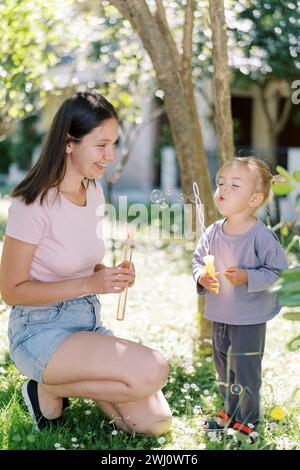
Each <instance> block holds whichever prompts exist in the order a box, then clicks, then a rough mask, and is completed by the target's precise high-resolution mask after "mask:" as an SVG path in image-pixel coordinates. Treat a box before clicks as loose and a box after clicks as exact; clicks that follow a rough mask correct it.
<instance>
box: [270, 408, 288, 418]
mask: <svg viewBox="0 0 300 470" xmlns="http://www.w3.org/2000/svg"><path fill="white" fill-rule="evenodd" d="M285 415H286V412H285V411H284V410H283V409H282V408H280V407H279V406H277V407H276V408H273V410H272V411H271V417H272V418H273V419H277V420H280V419H283V418H284V417H285Z"/></svg>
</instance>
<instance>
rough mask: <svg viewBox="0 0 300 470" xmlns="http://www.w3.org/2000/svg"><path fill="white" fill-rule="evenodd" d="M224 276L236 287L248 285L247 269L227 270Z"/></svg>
mask: <svg viewBox="0 0 300 470" xmlns="http://www.w3.org/2000/svg"><path fill="white" fill-rule="evenodd" d="M224 276H225V277H226V279H228V281H229V282H231V284H233V285H234V286H239V285H240V284H247V282H248V274H247V271H246V270H245V269H241V268H227V269H225V271H224Z"/></svg>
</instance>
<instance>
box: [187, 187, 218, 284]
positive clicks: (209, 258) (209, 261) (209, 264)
mask: <svg viewBox="0 0 300 470" xmlns="http://www.w3.org/2000/svg"><path fill="white" fill-rule="evenodd" d="M193 193H194V196H195V203H196V212H197V216H198V222H199V229H200V236H202V235H203V234H204V232H205V230H206V226H205V223H204V204H202V202H201V199H200V194H199V187H198V185H197V183H195V182H194V183H193ZM203 242H204V249H205V252H206V256H203V261H204V264H205V273H208V274H209V275H210V276H212V277H215V276H216V270H215V258H214V256H213V255H210V254H209V242H208V239H207V238H206V237H204V240H203ZM217 293H219V290H218V291H217Z"/></svg>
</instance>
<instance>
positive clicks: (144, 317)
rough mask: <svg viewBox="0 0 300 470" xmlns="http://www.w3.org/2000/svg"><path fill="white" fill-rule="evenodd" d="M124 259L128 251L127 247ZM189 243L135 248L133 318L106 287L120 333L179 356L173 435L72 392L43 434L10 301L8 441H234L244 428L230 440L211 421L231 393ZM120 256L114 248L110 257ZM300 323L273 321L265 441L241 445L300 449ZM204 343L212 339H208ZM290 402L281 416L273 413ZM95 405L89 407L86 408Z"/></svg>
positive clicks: (4, 399) (151, 444)
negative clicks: (18, 362) (15, 353)
mask: <svg viewBox="0 0 300 470" xmlns="http://www.w3.org/2000/svg"><path fill="white" fill-rule="evenodd" d="M117 255H118V259H119V261H121V259H122V251H120V250H117ZM191 256H192V252H187V251H186V247H185V246H184V244H180V243H175V242H174V243H171V244H166V243H165V244H162V243H161V242H159V241H157V242H155V243H143V242H142V241H140V242H139V244H138V246H137V247H136V249H135V252H134V262H135V265H136V270H137V281H136V284H135V286H134V287H133V288H132V289H131V290H130V291H129V296H128V302H127V309H126V316H125V320H124V321H123V322H118V321H116V319H115V316H116V307H117V296H113V295H103V296H101V298H100V300H101V303H102V319H103V321H104V324H105V325H107V326H108V327H110V328H112V329H113V331H114V332H115V334H116V335H117V336H121V337H124V338H127V339H131V340H133V341H137V342H140V343H143V344H145V345H147V346H150V347H153V348H155V349H156V350H158V351H160V352H161V353H162V354H164V356H165V357H166V358H167V360H168V361H169V364H170V369H171V372H170V376H169V380H168V382H167V384H166V386H165V388H164V390H163V391H164V393H165V395H166V397H167V399H168V402H169V403H170V406H171V409H172V412H173V416H174V419H173V426H172V429H171V431H170V432H168V433H167V434H166V435H165V436H164V438H163V439H162V438H160V439H158V438H156V437H146V436H141V435H129V434H125V433H122V432H121V431H118V432H117V433H115V432H114V431H115V428H114V425H113V423H110V422H109V418H107V417H106V416H105V415H104V414H103V413H102V412H101V411H99V409H98V408H97V406H96V405H95V404H94V402H92V401H90V400H79V399H71V407H70V409H67V410H66V411H65V412H64V418H65V419H64V424H63V426H61V427H60V428H59V429H57V430H51V431H43V432H40V433H36V432H35V431H34V430H33V426H32V422H31V418H30V416H29V414H28V412H27V409H26V406H25V404H24V402H23V400H22V397H21V391H20V390H21V385H22V383H23V382H24V380H25V379H26V378H25V377H24V376H22V375H21V374H20V373H19V372H18V371H17V369H16V368H15V367H14V366H13V364H12V363H11V362H10V359H9V355H8V352H7V336H6V331H7V321H8V315H9V309H6V308H5V306H4V305H3V309H2V312H0V320H1V321H0V449H50V450H51V449H52V450H54V449H55V448H56V447H55V445H56V446H58V444H59V445H60V447H62V448H64V449H70V450H74V449H77V450H81V449H85V450H92V449H98V450H99V449H102V450H104V449H109V450H114V449H119V450H127V449H172V450H179V449H180V450H187V449H193V450H194V449H207V450H210V449H214V450H219V449H231V448H234V447H235V446H236V441H237V435H236V434H235V435H234V436H232V438H230V436H227V437H226V436H225V438H222V439H221V440H219V439H218V437H217V436H215V435H214V433H212V434H211V435H205V433H204V432H203V430H202V424H203V422H204V421H205V420H206V419H207V418H211V417H214V416H215V415H216V413H217V411H218V410H219V409H220V406H221V401H220V396H219V394H218V389H217V385H216V377H215V372H214V368H213V364H212V360H211V344H210V342H209V341H206V342H205V344H204V345H203V344H202V345H200V342H199V337H198V325H197V321H196V310H197V298H196V295H195V286H194V282H193V280H192V277H191V274H190V266H189V262H190V258H191ZM105 261H106V263H107V264H108V265H109V264H110V254H109V253H108V254H107V256H106V260H105ZM299 325H300V324H299V322H298V323H297V322H291V321H287V320H284V319H283V318H282V315H279V316H278V317H277V318H275V319H274V320H272V321H271V322H270V323H269V324H268V332H267V342H266V352H265V356H264V360H263V387H262V405H263V418H262V423H261V428H260V430H259V436H258V439H257V442H256V444H254V445H250V444H249V443H248V442H247V438H244V439H242V443H241V447H240V449H251V450H258V449H300V437H299V436H300V432H299V431H300V406H299V395H300V389H299V376H300V352H291V351H289V350H288V349H287V347H286V343H287V342H288V340H289V339H290V338H291V337H293V336H296V334H299V329H300V328H299ZM200 346H202V348H200ZM277 406H279V407H282V408H283V409H284V410H285V411H286V416H285V417H284V419H283V420H281V421H275V420H273V419H272V418H271V417H270V412H271V410H272V409H273V408H274V407H277ZM86 411H88V414H87V413H86Z"/></svg>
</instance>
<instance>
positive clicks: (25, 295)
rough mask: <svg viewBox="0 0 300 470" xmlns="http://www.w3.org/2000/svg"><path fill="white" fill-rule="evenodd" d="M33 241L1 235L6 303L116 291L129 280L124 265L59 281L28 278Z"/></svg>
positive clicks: (0, 280) (0, 276) (0, 287)
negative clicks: (2, 239)
mask: <svg viewBox="0 0 300 470" xmlns="http://www.w3.org/2000/svg"><path fill="white" fill-rule="evenodd" d="M35 249H36V245H33V244H32V243H27V242H23V241H21V240H17V239H16V238H13V237H9V236H8V235H6V236H5V239H4V243H3V251H2V259H1V266H0V292H1V296H2V299H3V300H4V302H5V303H6V304H8V305H35V306H39V305H48V304H52V303H56V302H63V301H64V300H69V299H72V298H74V297H79V296H81V295H88V294H94V293H95V294H108V293H114V294H117V293H120V292H122V291H123V290H124V289H125V288H126V287H128V284H130V283H132V281H133V274H132V272H131V270H130V269H126V268H124V267H116V268H106V267H105V266H103V265H96V266H101V269H99V270H98V269H96V270H95V272H94V274H92V275H91V276H87V277H83V278H79V279H70V280H67V281H59V282H43V281H36V280H30V279H29V272H30V265H31V260H32V258H33V254H34V251H35Z"/></svg>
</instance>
